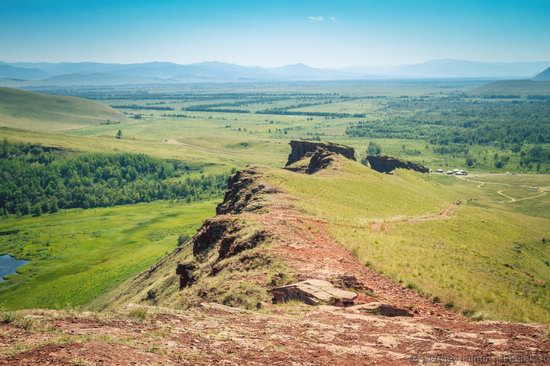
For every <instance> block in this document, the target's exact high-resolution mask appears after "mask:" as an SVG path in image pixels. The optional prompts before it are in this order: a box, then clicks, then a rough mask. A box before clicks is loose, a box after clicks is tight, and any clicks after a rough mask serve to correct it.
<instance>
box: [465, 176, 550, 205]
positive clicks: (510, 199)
mask: <svg viewBox="0 0 550 366" xmlns="http://www.w3.org/2000/svg"><path fill="white" fill-rule="evenodd" d="M457 178H458V179H462V180H465V181H467V182H472V183H477V184H478V185H477V186H476V188H481V187H483V186H484V185H485V184H493V185H501V186H507V187H522V188H529V189H536V190H537V191H539V192H541V193H540V194H537V195H535V196H530V197H523V198H514V197H512V196H509V195H507V194H505V193H503V191H504V189H501V190H499V191H497V194H499V195H501V196H502V197H504V198H506V199H508V201H506V202H507V203H514V202H521V201H526V200H531V199H534V198H538V197H542V196H545V195H546V193H548V192H549V191H550V186H548V187H535V186H528V185H525V184H509V183H500V182H482V181H479V180H473V179H468V178H465V177H457Z"/></svg>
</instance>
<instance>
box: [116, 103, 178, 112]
mask: <svg viewBox="0 0 550 366" xmlns="http://www.w3.org/2000/svg"><path fill="white" fill-rule="evenodd" d="M111 107H113V108H116V109H132V110H142V109H146V110H152V111H174V110H176V109H175V108H173V107H159V106H152V105H137V104H130V105H112V106H111Z"/></svg>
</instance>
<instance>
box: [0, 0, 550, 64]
mask: <svg viewBox="0 0 550 366" xmlns="http://www.w3.org/2000/svg"><path fill="white" fill-rule="evenodd" d="M439 58H460V59H468V60H479V61H503V62H506V61H518V60H522V61H538V60H550V0H485V1H484V0H438V1H436V0H394V1H392V0H384V1H382V0H379V1H371V0H363V1H359V0H355V1H354V0H335V1H323V0H318V1H313V0H310V1H308V0H291V1H288V0H278V1H266V0H256V1H249V0H233V1H228V0H226V1H214V0H195V1H189V0H187V1H185V0H180V1H176V0H155V1H145V0H116V1H114V0H111V1H103V0H96V1H87V0H50V1H46V0H0V60H4V61H101V62H120V63H130V62H147V61H172V62H177V63H191V62H200V61H212V60H217V61H225V62H232V63H238V64H243V65H260V66H280V65H284V64H292V63H305V64H308V65H311V66H317V67H344V66H372V65H388V64H407V63H417V62H422V61H426V60H430V59H439Z"/></svg>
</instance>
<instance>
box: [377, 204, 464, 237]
mask: <svg viewBox="0 0 550 366" xmlns="http://www.w3.org/2000/svg"><path fill="white" fill-rule="evenodd" d="M462 204H463V201H461V200H460V201H456V202H454V203H451V204H450V205H447V206H445V207H444V208H443V209H441V210H440V211H439V212H436V213H430V214H425V215H419V216H393V217H388V218H384V219H377V220H369V226H370V229H371V230H373V231H375V232H388V231H389V230H390V229H391V226H392V224H399V223H406V224H419V223H422V222H426V221H433V220H446V219H449V218H450V217H452V216H453V215H454V214H455V212H456V210H457V209H458V207H459V206H460V205H462Z"/></svg>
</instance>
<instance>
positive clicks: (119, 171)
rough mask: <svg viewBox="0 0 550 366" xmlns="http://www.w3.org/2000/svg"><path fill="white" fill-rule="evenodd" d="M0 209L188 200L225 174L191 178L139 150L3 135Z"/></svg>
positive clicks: (203, 194) (221, 186)
mask: <svg viewBox="0 0 550 366" xmlns="http://www.w3.org/2000/svg"><path fill="white" fill-rule="evenodd" d="M0 154H1V155H0V171H1V173H0V174H1V176H0V177H1V183H0V214H2V215H8V214H17V215H29V214H30V215H34V216H39V215H41V214H43V213H46V212H52V213H53V212H57V211H58V210H59V209H64V208H92V207H107V206H115V205H123V204H132V203H138V202H150V201H155V200H177V199H183V200H185V201H186V202H192V201H197V200H202V199H207V198H212V197H214V196H219V195H220V194H221V193H222V192H223V191H224V190H225V186H226V180H227V175H224V174H218V175H202V176H200V177H196V178H191V177H189V176H187V177H185V176H186V175H188V174H189V173H190V171H191V167H190V166H188V165H186V164H184V163H182V162H175V161H174V162H171V161H166V160H162V159H158V158H153V157H149V156H146V155H143V154H131V153H110V154H105V153H76V152H70V151H67V150H61V149H57V148H52V147H43V146H40V145H32V144H20V143H11V142H9V141H8V140H6V139H5V140H3V141H2V143H1V148H0Z"/></svg>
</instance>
